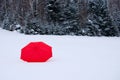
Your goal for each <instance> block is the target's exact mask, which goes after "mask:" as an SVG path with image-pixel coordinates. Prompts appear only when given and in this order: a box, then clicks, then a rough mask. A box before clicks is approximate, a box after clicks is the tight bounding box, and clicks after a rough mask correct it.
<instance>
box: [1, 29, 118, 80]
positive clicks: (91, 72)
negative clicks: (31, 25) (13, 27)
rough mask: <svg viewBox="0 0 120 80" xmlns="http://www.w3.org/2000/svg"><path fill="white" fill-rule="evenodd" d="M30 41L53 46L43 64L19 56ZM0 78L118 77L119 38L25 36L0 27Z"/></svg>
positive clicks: (71, 79)
mask: <svg viewBox="0 0 120 80" xmlns="http://www.w3.org/2000/svg"><path fill="white" fill-rule="evenodd" d="M31 41H43V42H45V43H47V44H49V45H51V46H52V47H53V57H52V58H51V59H50V60H49V61H48V62H45V63H27V62H24V61H22V60H21V59H20V54H21V48H22V47H24V46H25V45H26V44H28V43H29V42H31ZM0 80H120V38H117V37H113V38H110V37H109V38H107V37H81V36H52V35H50V36H47V35H31V36H30V35H29V36H28V35H24V34H19V33H17V32H9V31H5V30H2V29H0Z"/></svg>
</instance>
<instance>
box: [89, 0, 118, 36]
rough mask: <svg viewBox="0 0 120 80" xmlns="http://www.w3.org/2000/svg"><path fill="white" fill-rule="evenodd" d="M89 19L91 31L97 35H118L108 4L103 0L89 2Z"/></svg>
mask: <svg viewBox="0 0 120 80" xmlns="http://www.w3.org/2000/svg"><path fill="white" fill-rule="evenodd" d="M89 20H90V21H91V23H90V24H91V25H90V28H91V32H92V33H93V35H95V36H116V31H115V28H114V26H113V25H112V20H111V18H110V16H109V13H108V8H107V4H106V3H105V1H102V0H95V1H90V2H89Z"/></svg>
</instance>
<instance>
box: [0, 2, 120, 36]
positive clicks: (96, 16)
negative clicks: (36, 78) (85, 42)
mask: <svg viewBox="0 0 120 80" xmlns="http://www.w3.org/2000/svg"><path fill="white" fill-rule="evenodd" d="M0 26H1V27H2V28H3V29H7V30H10V31H14V30H17V31H19V32H21V33H25V34H50V35H51V34H52V35H87V36H120V0H0Z"/></svg>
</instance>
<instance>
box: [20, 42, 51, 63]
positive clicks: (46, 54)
mask: <svg viewBox="0 0 120 80" xmlns="http://www.w3.org/2000/svg"><path fill="white" fill-rule="evenodd" d="M51 57H52V47H51V46H49V45H47V44H46V43H44V42H30V43H29V44H28V45H26V46H25V47H24V48H22V49H21V59H22V60H24V61H27V62H46V61H47V60H48V59H49V58H51Z"/></svg>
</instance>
